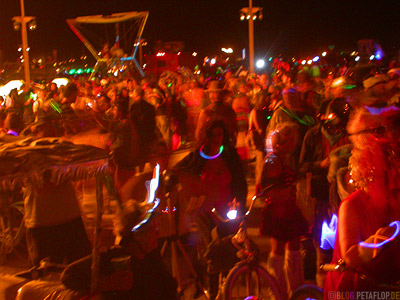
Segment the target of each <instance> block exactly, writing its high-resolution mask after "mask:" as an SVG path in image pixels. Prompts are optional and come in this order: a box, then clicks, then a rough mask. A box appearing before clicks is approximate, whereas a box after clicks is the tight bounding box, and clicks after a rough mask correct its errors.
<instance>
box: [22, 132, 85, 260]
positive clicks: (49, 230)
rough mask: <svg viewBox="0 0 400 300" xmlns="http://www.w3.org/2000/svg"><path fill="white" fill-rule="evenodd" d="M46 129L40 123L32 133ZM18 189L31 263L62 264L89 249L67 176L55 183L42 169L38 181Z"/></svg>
mask: <svg viewBox="0 0 400 300" xmlns="http://www.w3.org/2000/svg"><path fill="white" fill-rule="evenodd" d="M49 132H50V131H48V130H46V129H45V128H43V127H41V128H39V129H38V130H37V131H36V132H35V136H37V137H41V138H46V137H51V136H49V135H48V133H49ZM22 191H23V197H24V222H25V227H26V242H27V249H28V256H29V260H30V262H31V264H32V265H33V266H39V264H40V261H41V260H42V259H44V258H50V261H51V262H53V263H58V264H64V263H71V262H73V261H75V260H77V259H80V258H82V257H85V256H87V255H89V254H90V253H91V251H92V246H91V243H90V241H89V238H88V236H87V233H86V230H85V227H84V224H83V221H82V217H81V211H80V207H79V203H78V200H77V197H76V194H75V188H74V185H73V184H72V182H71V181H70V180H68V179H66V180H64V181H61V182H58V183H55V182H53V181H52V180H51V179H50V178H49V174H48V173H47V172H45V173H43V182H42V183H41V184H34V183H27V184H26V185H25V186H24V187H23V188H22Z"/></svg>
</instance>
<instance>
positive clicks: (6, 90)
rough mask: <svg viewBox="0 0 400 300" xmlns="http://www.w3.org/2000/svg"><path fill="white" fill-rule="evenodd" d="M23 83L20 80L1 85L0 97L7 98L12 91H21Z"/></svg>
mask: <svg viewBox="0 0 400 300" xmlns="http://www.w3.org/2000/svg"><path fill="white" fill-rule="evenodd" d="M23 84H24V83H23V81H22V80H11V81H9V82H7V84H5V85H3V86H2V87H0V96H3V97H5V96H8V95H9V94H10V92H11V90H13V89H17V90H19V89H21V87H22V85H23Z"/></svg>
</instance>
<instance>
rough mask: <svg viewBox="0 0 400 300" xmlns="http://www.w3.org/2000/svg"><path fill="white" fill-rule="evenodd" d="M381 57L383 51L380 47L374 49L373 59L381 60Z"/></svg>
mask: <svg viewBox="0 0 400 300" xmlns="http://www.w3.org/2000/svg"><path fill="white" fill-rule="evenodd" d="M382 57H383V51H382V50H381V49H378V50H376V53H375V59H376V60H381V59H382Z"/></svg>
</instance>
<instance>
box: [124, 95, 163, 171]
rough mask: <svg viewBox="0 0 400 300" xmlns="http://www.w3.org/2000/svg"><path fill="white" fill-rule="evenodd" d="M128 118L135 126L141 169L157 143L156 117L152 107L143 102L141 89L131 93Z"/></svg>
mask: <svg viewBox="0 0 400 300" xmlns="http://www.w3.org/2000/svg"><path fill="white" fill-rule="evenodd" d="M129 116H130V118H131V119H132V121H133V122H134V123H135V124H136V127H137V130H138V134H139V138H140V141H141V144H140V159H139V160H140V161H141V164H142V168H141V169H143V167H144V163H145V162H147V161H148V160H149V157H150V155H151V154H152V153H153V152H154V144H155V142H156V141H157V134H156V116H155V108H154V106H153V105H151V104H150V103H148V102H147V101H145V100H144V91H143V90H142V88H141V87H136V88H135V89H134V90H133V92H132V98H131V102H130V107H129Z"/></svg>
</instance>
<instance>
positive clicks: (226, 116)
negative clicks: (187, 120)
mask: <svg viewBox="0 0 400 300" xmlns="http://www.w3.org/2000/svg"><path fill="white" fill-rule="evenodd" d="M219 84H220V83H219V81H217V80H213V81H210V82H209V85H208V88H207V89H206V90H205V92H206V93H207V95H208V96H209V98H210V101H211V104H209V105H208V106H207V107H206V108H204V109H203V110H202V111H201V112H200V115H199V121H198V123H197V128H196V140H197V141H198V140H199V138H200V133H201V132H203V130H204V127H206V126H207V124H208V123H210V122H212V121H214V120H222V121H223V122H224V124H225V126H226V128H227V129H228V133H229V136H228V138H229V139H230V141H231V143H232V145H233V146H235V145H236V138H237V134H238V127H237V122H236V114H235V112H234V111H233V109H232V108H231V106H229V105H227V104H225V103H224V102H223V95H222V93H223V91H224V90H223V89H222V88H220V85H219Z"/></svg>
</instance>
